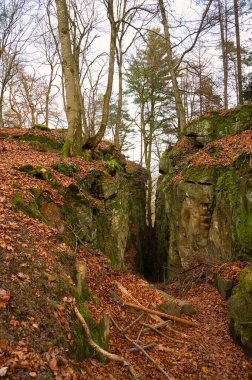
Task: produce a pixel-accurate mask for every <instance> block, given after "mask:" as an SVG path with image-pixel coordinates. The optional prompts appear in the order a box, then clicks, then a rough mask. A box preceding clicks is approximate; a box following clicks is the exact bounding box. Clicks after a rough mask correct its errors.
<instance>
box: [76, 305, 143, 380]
mask: <svg viewBox="0 0 252 380" xmlns="http://www.w3.org/2000/svg"><path fill="white" fill-rule="evenodd" d="M74 312H75V314H76V316H77V318H78V319H79V321H80V322H81V324H82V326H83V328H84V330H85V334H86V337H87V340H88V343H89V344H90V346H91V347H92V348H93V349H94V350H95V351H96V352H98V353H99V354H101V355H103V356H105V357H106V358H107V359H110V360H115V361H117V362H121V363H123V365H126V366H128V368H129V371H130V373H131V374H132V376H133V378H134V379H137V378H138V375H137V373H136V371H135V370H134V368H133V366H132V365H131V364H130V362H128V361H127V360H126V359H124V358H123V357H122V356H119V355H116V354H111V353H110V352H108V351H106V350H104V349H103V348H101V347H100V346H99V345H98V344H97V343H95V342H94V341H93V339H92V337H91V333H90V330H89V327H88V325H87V323H86V321H85V319H84V318H83V316H82V315H81V313H80V311H79V309H78V308H77V306H76V305H75V306H74Z"/></svg>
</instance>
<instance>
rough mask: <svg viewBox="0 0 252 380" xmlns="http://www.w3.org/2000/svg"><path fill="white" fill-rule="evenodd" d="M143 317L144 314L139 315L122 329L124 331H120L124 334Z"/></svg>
mask: <svg viewBox="0 0 252 380" xmlns="http://www.w3.org/2000/svg"><path fill="white" fill-rule="evenodd" d="M143 316H144V313H142V314H140V315H139V316H138V317H137V318H136V319H134V321H132V322H131V323H130V324H129V325H128V326H126V327H124V329H123V330H122V331H123V332H126V331H128V330H129V329H130V328H131V327H132V326H133V325H134V324H135V323H137V322H138V321H140V319H141V318H143Z"/></svg>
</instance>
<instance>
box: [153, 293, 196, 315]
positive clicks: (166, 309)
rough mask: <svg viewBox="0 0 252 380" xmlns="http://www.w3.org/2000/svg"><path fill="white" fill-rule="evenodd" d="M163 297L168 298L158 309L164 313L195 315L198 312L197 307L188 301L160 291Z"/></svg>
mask: <svg viewBox="0 0 252 380" xmlns="http://www.w3.org/2000/svg"><path fill="white" fill-rule="evenodd" d="M160 293H161V294H162V296H163V297H165V298H166V299H167V300H166V301H165V302H162V303H161V304H160V305H158V310H160V311H162V312H163V313H166V314H170V315H175V316H177V317H180V315H181V314H185V315H194V314H196V310H195V308H194V307H193V306H192V305H191V304H190V303H189V302H187V301H184V300H180V299H177V298H175V297H173V296H171V295H169V294H167V293H165V292H163V291H160Z"/></svg>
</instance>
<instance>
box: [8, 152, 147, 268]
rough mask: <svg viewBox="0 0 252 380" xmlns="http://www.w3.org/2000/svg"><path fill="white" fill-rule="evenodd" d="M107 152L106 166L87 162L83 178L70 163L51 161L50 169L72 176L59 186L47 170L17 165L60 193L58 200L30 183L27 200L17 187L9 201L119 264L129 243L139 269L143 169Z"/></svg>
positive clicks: (143, 226)
mask: <svg viewBox="0 0 252 380" xmlns="http://www.w3.org/2000/svg"><path fill="white" fill-rule="evenodd" d="M101 154H102V153H101V152H100V153H99V158H100V159H102V158H103V157H101ZM109 158H110V160H109V161H105V162H107V165H106V167H104V165H103V166H102V164H101V165H100V168H92V167H91V169H90V170H89V171H88V173H87V174H86V175H85V177H84V178H81V177H80V176H79V175H78V173H79V170H78V168H77V167H74V166H73V165H72V164H67V163H65V162H62V163H59V164H54V165H53V166H52V169H54V170H57V171H58V172H60V173H63V174H65V175H67V176H68V177H70V178H71V181H72V182H71V184H70V185H69V186H68V187H64V188H62V187H60V186H59V184H58V183H57V181H56V179H55V177H54V175H53V173H52V171H51V170H48V169H47V170H46V169H44V168H43V167H33V166H31V165H27V166H26V167H21V168H19V170H20V171H22V172H25V173H27V174H29V175H31V176H33V177H35V178H39V179H42V180H44V181H46V182H49V183H50V184H52V185H53V186H54V188H56V189H57V191H59V192H60V193H61V195H62V196H63V204H62V206H59V205H58V204H56V203H54V202H53V201H52V199H51V198H50V196H48V194H46V192H43V191H42V190H40V189H37V188H36V189H30V193H31V195H32V197H33V199H34V200H33V202H32V203H30V204H29V205H27V204H26V203H25V202H24V201H23V199H22V193H20V192H16V193H15V194H14V195H15V197H13V205H14V206H15V207H16V208H17V209H22V211H24V212H26V213H29V214H30V215H31V216H34V217H37V218H39V219H41V220H43V221H45V222H47V223H48V224H50V225H51V226H53V227H57V228H58V229H59V232H60V233H62V234H63V235H64V237H65V239H66V240H67V242H69V243H71V245H72V246H75V245H76V243H82V244H83V243H84V244H85V243H88V244H91V245H92V246H93V247H94V248H99V249H101V250H102V251H103V252H104V253H106V254H107V255H108V256H109V258H110V261H111V264H112V265H113V266H115V267H118V268H123V267H124V259H125V252H126V251H127V249H128V247H129V245H130V244H132V243H133V244H134V246H135V248H136V264H137V266H138V269H141V268H142V266H143V265H142V263H143V252H144V248H143V247H144V235H145V229H146V218H145V199H146V192H145V184H146V174H145V171H144V169H142V168H141V167H140V166H139V165H137V164H134V163H130V162H128V163H127V165H126V164H125V163H124V166H121V163H122V157H121V156H120V157H119V158H120V161H119V160H118V157H116V159H117V161H116V160H114V159H111V156H110V157H109ZM118 161H119V162H118ZM91 165H92V164H91ZM76 173H77V174H76Z"/></svg>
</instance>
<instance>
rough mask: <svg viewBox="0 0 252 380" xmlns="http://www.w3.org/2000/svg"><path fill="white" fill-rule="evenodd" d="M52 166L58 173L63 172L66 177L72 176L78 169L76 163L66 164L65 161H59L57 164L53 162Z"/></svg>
mask: <svg viewBox="0 0 252 380" xmlns="http://www.w3.org/2000/svg"><path fill="white" fill-rule="evenodd" d="M52 168H53V169H55V170H57V171H58V172H60V173H63V174H65V175H66V176H68V177H73V176H74V174H75V173H78V172H79V171H80V168H79V166H78V165H75V164H68V163H67V162H59V163H57V164H53V165H52Z"/></svg>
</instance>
